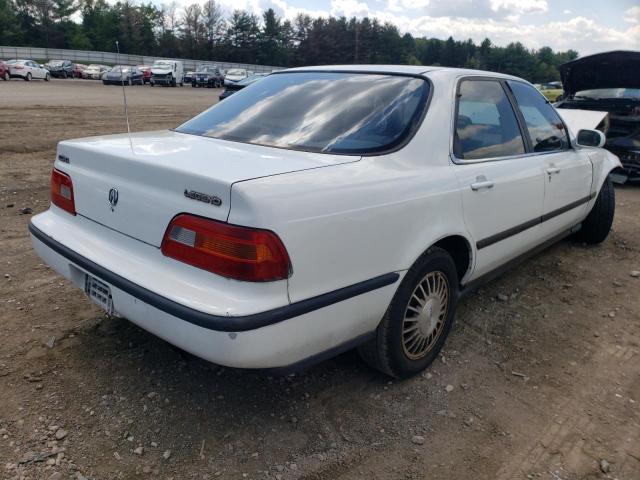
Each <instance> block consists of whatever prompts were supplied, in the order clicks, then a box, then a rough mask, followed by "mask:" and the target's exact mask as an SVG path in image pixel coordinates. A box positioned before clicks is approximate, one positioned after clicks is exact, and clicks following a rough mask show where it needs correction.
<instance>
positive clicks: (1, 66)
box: [0, 60, 11, 81]
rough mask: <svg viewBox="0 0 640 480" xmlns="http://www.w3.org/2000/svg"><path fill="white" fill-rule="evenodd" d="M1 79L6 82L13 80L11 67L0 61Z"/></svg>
mask: <svg viewBox="0 0 640 480" xmlns="http://www.w3.org/2000/svg"><path fill="white" fill-rule="evenodd" d="M0 78H2V80H4V81H8V80H9V79H10V78H11V74H10V73H9V65H7V63H6V62H3V61H2V60H0Z"/></svg>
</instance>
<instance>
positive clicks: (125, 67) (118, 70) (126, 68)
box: [111, 65, 130, 73]
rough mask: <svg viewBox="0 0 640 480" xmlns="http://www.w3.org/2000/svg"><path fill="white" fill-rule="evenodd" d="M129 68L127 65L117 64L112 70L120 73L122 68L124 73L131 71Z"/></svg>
mask: <svg viewBox="0 0 640 480" xmlns="http://www.w3.org/2000/svg"><path fill="white" fill-rule="evenodd" d="M129 68H130V67H128V66H127V65H116V66H115V67H113V68H112V69H111V71H112V72H116V73H120V70H122V73H127V72H128V71H129Z"/></svg>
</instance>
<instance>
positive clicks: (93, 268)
mask: <svg viewBox="0 0 640 480" xmlns="http://www.w3.org/2000/svg"><path fill="white" fill-rule="evenodd" d="M29 232H31V234H32V235H33V236H34V237H35V238H37V239H38V240H40V241H41V242H42V243H44V244H45V245H46V246H48V247H49V248H51V249H52V250H53V251H55V252H56V253H58V254H60V255H62V256H63V257H65V258H66V259H67V260H69V261H70V262H72V263H74V264H75V265H77V266H78V267H80V268H81V269H83V270H86V271H87V272H89V273H91V274H92V275H95V276H96V277H98V278H99V279H101V280H103V281H105V282H106V283H108V284H110V285H113V286H114V287H116V288H118V289H120V290H122V291H124V292H126V293H128V294H129V295H132V296H133V297H135V298H137V299H139V300H141V301H143V302H145V303H147V304H149V305H151V306H152V307H155V308H157V309H158V310H162V311H163V312H166V313H168V314H170V315H173V316H175V317H178V318H180V319H182V320H184V321H186V322H189V323H192V324H194V325H198V326H199V327H202V328H206V329H209V330H217V331H221V332H245V331H248V330H255V329H257V328H261V327H266V326H268V325H273V324H275V323H279V322H282V321H284V320H289V319H291V318H294V317H298V316H300V315H304V314H305V313H310V312H313V311H315V310H319V309H321V308H324V307H328V306H330V305H333V304H334V303H338V302H342V301H344V300H348V299H350V298H353V297H356V296H358V295H362V294H364V293H368V292H371V291H373V290H377V289H379V288H382V287H386V286H387V285H392V284H394V283H395V282H397V281H398V278H400V275H399V274H398V273H395V272H392V273H386V274H384V275H380V276H378V277H374V278H371V279H369V280H365V281H363V282H359V283H355V284H353V285H349V286H348V287H344V288H340V289H338V290H334V291H332V292H328V293H324V294H322V295H318V296H316V297H312V298H309V299H307V300H301V301H299V302H295V303H291V304H289V305H285V306H283V307H278V308H274V309H273V310H267V311H266V312H260V313H254V314H251V315H242V316H231V317H228V316H223V315H212V314H210V313H205V312H201V311H199V310H195V309H193V308H191V307H187V306H185V305H182V304H181V303H177V302H174V301H173V300H170V299H168V298H166V297H163V296H162V295H159V294H157V293H155V292H152V291H151V290H148V289H146V288H144V287H141V286H140V285H137V284H135V283H133V282H131V281H130V280H127V279H126V278H124V277H121V276H120V275H118V274H116V273H114V272H112V271H110V270H108V269H106V268H104V267H102V266H100V265H98V264H97V263H95V262H93V261H91V260H89V259H88V258H85V257H83V256H82V255H80V254H78V253H76V252H75V251H73V250H71V249H70V248H69V247H66V246H65V245H63V244H61V243H60V242H58V241H56V240H54V239H53V238H51V237H50V236H48V235H47V234H45V233H44V232H42V231H41V230H39V229H38V228H37V227H35V226H34V225H33V224H32V223H29Z"/></svg>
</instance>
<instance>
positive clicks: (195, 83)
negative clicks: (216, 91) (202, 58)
mask: <svg viewBox="0 0 640 480" xmlns="http://www.w3.org/2000/svg"><path fill="white" fill-rule="evenodd" d="M223 83H224V75H223V74H222V70H220V67H218V66H216V65H198V68H196V72H195V74H194V77H193V80H192V81H191V86H192V87H209V88H219V87H221V86H222V84H223Z"/></svg>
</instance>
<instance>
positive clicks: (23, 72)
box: [7, 60, 51, 82]
mask: <svg viewBox="0 0 640 480" xmlns="http://www.w3.org/2000/svg"><path fill="white" fill-rule="evenodd" d="M7 64H8V65H9V75H10V77H11V78H22V79H23V80H26V81H27V82H28V81H30V80H35V79H40V80H44V81H45V82H48V81H49V80H50V79H51V74H50V73H49V70H47V69H46V68H44V67H43V66H42V65H40V64H39V63H37V62H34V61H33V60H9V61H8V62H7Z"/></svg>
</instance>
